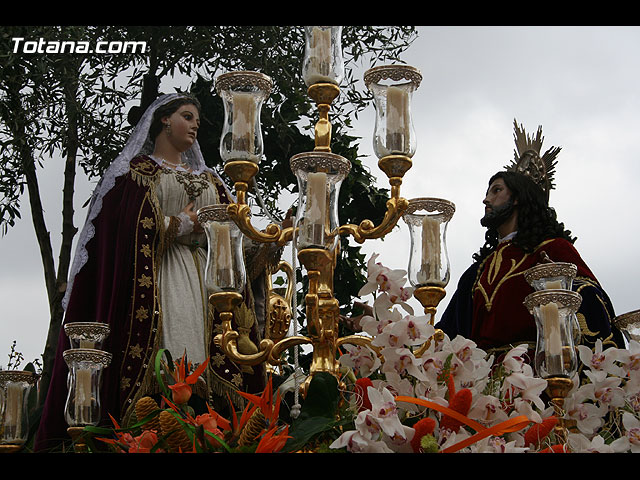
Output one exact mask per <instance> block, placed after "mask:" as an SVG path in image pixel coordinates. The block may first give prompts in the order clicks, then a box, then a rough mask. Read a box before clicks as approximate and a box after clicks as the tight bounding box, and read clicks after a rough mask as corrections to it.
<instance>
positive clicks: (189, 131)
mask: <svg viewBox="0 0 640 480" xmlns="http://www.w3.org/2000/svg"><path fill="white" fill-rule="evenodd" d="M167 122H168V123H169V124H170V125H171V129H170V133H169V141H170V142H171V143H172V144H174V146H175V147H176V148H177V150H178V151H180V152H184V151H186V150H188V149H189V148H190V147H191V146H192V145H193V144H194V142H195V141H196V137H197V136H198V128H199V127H200V115H199V114H198V109H197V107H196V106H195V105H182V106H181V107H180V108H178V110H176V111H175V112H174V113H173V114H172V115H171V116H169V117H166V118H165V119H163V123H165V124H166V123H167Z"/></svg>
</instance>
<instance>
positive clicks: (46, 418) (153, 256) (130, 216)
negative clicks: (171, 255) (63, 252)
mask: <svg viewBox="0 0 640 480" xmlns="http://www.w3.org/2000/svg"><path fill="white" fill-rule="evenodd" d="M159 170H160V168H159V167H158V165H157V164H156V163H155V162H153V160H151V159H150V158H148V157H145V156H140V157H136V158H134V159H133V160H132V161H131V168H130V171H129V173H128V174H126V175H124V176H121V177H118V178H117V180H116V184H115V186H114V187H113V188H112V189H111V190H110V191H109V192H108V193H107V194H106V195H105V196H104V198H103V205H102V209H101V211H100V214H99V215H98V217H97V218H96V219H95V220H94V225H95V236H94V238H92V239H91V240H90V241H89V242H88V243H87V246H86V248H87V251H88V254H89V260H88V262H87V263H86V264H85V265H84V267H83V268H82V269H81V270H80V271H79V272H78V274H77V275H76V277H75V279H74V283H73V287H72V292H71V295H70V298H69V303H68V307H67V310H66V313H65V320H64V322H65V323H71V322H88V321H95V322H102V323H106V324H108V325H109V326H110V328H111V332H110V334H109V336H108V337H107V339H106V341H105V344H104V346H103V350H106V351H108V352H110V353H111V354H112V355H113V358H112V361H111V364H110V366H109V367H107V368H106V369H104V371H103V376H102V389H101V393H100V397H101V415H102V420H101V422H100V424H101V425H104V426H109V427H111V426H112V423H111V421H110V419H109V416H108V415H109V414H110V415H111V416H113V417H114V418H116V419H118V420H119V421H121V422H122V420H123V418H124V417H125V416H128V415H129V414H130V413H131V409H132V407H133V406H134V405H135V401H136V400H137V398H139V397H140V396H141V395H142V394H146V392H147V391H149V389H150V388H151V387H150V384H151V383H152V382H155V376H154V369H153V365H154V361H155V355H156V353H157V351H158V348H159V341H160V339H159V335H156V333H157V329H158V326H159V322H160V321H161V318H160V308H159V298H158V291H157V281H156V280H157V278H156V277H157V274H158V269H159V265H160V259H161V252H162V248H163V247H164V246H165V245H164V243H165V241H166V239H165V235H164V217H163V214H162V212H161V211H159V207H158V205H157V200H156V198H155V195H154V193H153V184H154V177H155V175H157V174H158V172H159ZM213 181H214V183H215V184H216V187H217V189H218V194H219V197H220V201H221V203H228V202H229V198H228V196H227V193H226V190H225V189H224V186H223V185H222V183H221V182H220V181H219V180H218V179H213ZM245 293H246V292H245ZM248 297H249V296H248V295H246V294H245V302H248V301H249V298H248ZM216 317H217V315H216ZM251 337H252V339H254V340H257V333H256V332H255V331H254V332H252V336H251ZM68 348H70V344H69V339H68V338H67V336H66V334H65V333H64V330H63V329H61V331H60V336H59V341H58V348H57V352H56V359H55V363H54V367H53V372H52V378H51V382H50V387H49V391H48V393H47V398H46V401H45V405H44V408H43V412H42V417H41V420H40V426H39V428H38V432H37V436H36V442H35V450H36V451H44V450H49V449H54V448H56V447H58V446H59V445H60V443H61V442H63V441H68V440H69V437H68V435H67V427H68V425H67V423H66V421H65V418H64V406H65V402H66V396H67V375H68V368H67V365H66V363H65V361H64V359H63V357H62V353H63V352H64V351H65V350H67V349H68ZM219 353H220V350H219V349H218V348H217V347H215V345H213V342H212V345H211V346H210V355H211V357H212V358H213V357H214V356H215V355H217V354H219ZM218 357H219V355H218ZM230 363H231V362H229V361H227V362H226V363H223V364H220V363H219V362H213V361H212V362H210V368H211V369H212V370H213V371H214V375H215V376H216V378H218V379H220V380H221V381H222V382H224V383H225V384H227V385H232V379H233V375H234V374H237V373H238V372H239V371H240V369H239V368H238V367H237V366H234V365H230ZM244 380H245V382H244V386H245V389H247V390H249V391H252V392H259V391H260V390H261V389H262V388H263V385H264V370H263V369H257V368H256V369H255V373H254V374H253V375H247V374H244Z"/></svg>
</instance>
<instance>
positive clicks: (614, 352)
mask: <svg viewBox="0 0 640 480" xmlns="http://www.w3.org/2000/svg"><path fill="white" fill-rule="evenodd" d="M577 349H578V354H579V356H580V360H581V361H582V363H583V364H584V365H585V366H586V367H588V368H589V369H590V370H591V373H592V376H594V377H597V378H598V379H604V378H605V377H606V376H607V375H608V374H612V375H624V372H623V370H622V369H621V368H620V367H619V366H618V365H617V364H616V360H618V357H619V352H620V350H619V349H617V348H615V347H609V348H607V349H606V350H604V351H603V350H602V340H600V339H598V340H597V341H596V344H595V347H594V348H593V350H592V349H591V348H589V347H588V346H586V345H578V346H577Z"/></svg>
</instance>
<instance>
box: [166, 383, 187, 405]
mask: <svg viewBox="0 0 640 480" xmlns="http://www.w3.org/2000/svg"><path fill="white" fill-rule="evenodd" d="M169 388H170V389H171V399H172V400H173V402H174V403H177V404H178V405H184V404H185V403H187V402H188V401H189V399H190V398H191V393H192V390H191V386H189V385H188V384H186V383H184V382H180V383H174V384H173V385H169Z"/></svg>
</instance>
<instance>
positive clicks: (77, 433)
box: [67, 427, 88, 453]
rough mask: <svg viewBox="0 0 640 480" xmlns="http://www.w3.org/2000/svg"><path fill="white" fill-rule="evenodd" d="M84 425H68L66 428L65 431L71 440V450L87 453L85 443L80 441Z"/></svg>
mask: <svg viewBox="0 0 640 480" xmlns="http://www.w3.org/2000/svg"><path fill="white" fill-rule="evenodd" d="M83 431H84V427H69V428H67V433H68V434H69V436H70V437H71V440H73V450H74V451H75V452H76V453H87V452H88V450H87V445H86V444H85V443H84V442H82V441H81V440H82V436H83Z"/></svg>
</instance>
